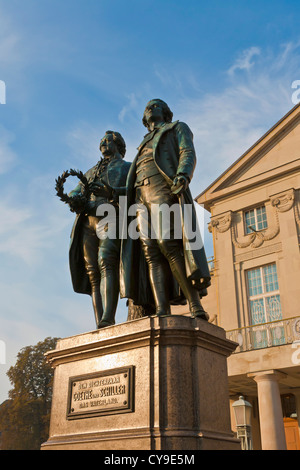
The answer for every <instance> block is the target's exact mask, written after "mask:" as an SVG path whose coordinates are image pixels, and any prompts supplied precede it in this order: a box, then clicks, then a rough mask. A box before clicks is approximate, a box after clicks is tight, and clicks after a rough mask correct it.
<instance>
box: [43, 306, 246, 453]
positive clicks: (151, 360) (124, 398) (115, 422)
mask: <svg viewBox="0 0 300 470" xmlns="http://www.w3.org/2000/svg"><path fill="white" fill-rule="evenodd" d="M236 346H237V345H236V343H233V342H232V341H229V340H227V339H226V336H225V332H224V330H223V329H221V328H219V327H217V326H215V325H212V324H210V323H207V322H206V321H204V320H201V319H192V318H189V317H185V316H178V315H172V316H168V317H165V318H159V317H155V316H153V317H146V318H141V319H138V320H133V321H129V322H127V323H122V324H118V325H115V326H111V327H107V328H103V329H102V330H96V331H92V332H89V333H85V334H81V335H78V336H73V337H70V338H65V339H62V340H60V341H59V342H58V344H57V348H56V349H55V350H54V351H50V352H49V353H47V355H46V356H47V360H48V361H49V362H50V363H51V364H52V367H54V369H55V373H54V389H53V401H52V412H51V424H50V435H49V439H48V441H47V442H45V443H44V444H43V445H42V450H52V449H53V450H83V449H89V450H92V449H95V450H100V449H103V450H206V449H207V450H227V449H228V450H232V449H239V448H240V445H239V442H238V441H237V440H236V439H235V438H234V436H233V433H232V431H231V426H230V412H229V394H228V379H227V357H228V356H229V355H230V354H231V353H232V352H233V351H234V350H235V348H236Z"/></svg>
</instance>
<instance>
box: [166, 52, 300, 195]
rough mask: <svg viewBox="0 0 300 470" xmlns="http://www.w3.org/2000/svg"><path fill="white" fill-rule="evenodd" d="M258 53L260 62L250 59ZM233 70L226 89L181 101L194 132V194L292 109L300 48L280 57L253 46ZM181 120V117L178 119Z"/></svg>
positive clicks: (202, 188)
mask: <svg viewBox="0 0 300 470" xmlns="http://www.w3.org/2000/svg"><path fill="white" fill-rule="evenodd" d="M254 55H257V61H256V62H251V58H253V57H254ZM242 57H243V60H242V58H241V59H240V61H239V63H238V64H239V67H238V68H239V69H240V72H241V73H237V74H236V73H234V71H235V70H237V65H238V64H237V62H236V63H235V64H234V65H233V66H232V67H231V68H230V69H229V70H231V73H230V75H227V76H228V80H227V83H226V85H227V86H226V87H225V88H223V89H221V90H218V89H216V92H215V93H214V94H212V93H209V94H206V95H203V96H201V97H198V98H196V99H195V97H193V98H190V99H184V100H182V101H181V102H180V105H179V106H178V110H179V112H180V118H181V119H182V120H183V121H185V122H187V124H189V126H190V127H191V129H192V131H193V133H194V140H195V146H196V151H197V155H198V165H197V170H196V173H195V176H194V180H193V183H192V188H193V194H194V195H195V196H196V195H197V194H199V193H200V192H201V191H203V190H204V189H205V188H206V186H208V185H209V184H210V183H211V182H212V181H214V179H216V178H217V177H218V176H220V175H221V173H222V172H223V171H225V170H226V168H228V166H229V165H231V164H232V163H233V162H234V161H235V160H236V159H237V158H239V157H240V156H241V155H242V154H243V153H244V152H245V151H246V150H247V149H248V148H249V147H250V146H252V145H253V144H254V143H255V142H256V141H257V140H258V139H259V138H260V137H261V136H262V135H263V134H264V133H265V132H266V131H267V130H268V129H269V128H271V127H272V125H274V124H275V123H276V122H277V121H278V120H279V119H280V118H281V117H282V116H284V114H285V113H286V112H288V111H289V110H290V109H291V108H292V107H293V103H292V93H293V92H294V90H293V89H292V88H291V85H292V82H293V80H295V79H297V78H300V76H299V72H298V71H299V58H300V47H299V44H285V45H283V46H282V47H281V48H280V50H279V51H277V53H274V52H271V51H269V50H268V51H264V50H261V51H260V53H259V55H258V50H257V48H254V47H253V48H250V49H248V50H247V51H245V53H244V54H243V55H242ZM174 118H175V119H176V118H177V119H178V116H174Z"/></svg>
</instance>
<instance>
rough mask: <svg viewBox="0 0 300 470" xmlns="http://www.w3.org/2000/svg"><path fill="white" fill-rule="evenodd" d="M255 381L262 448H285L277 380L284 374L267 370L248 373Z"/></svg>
mask: <svg viewBox="0 0 300 470" xmlns="http://www.w3.org/2000/svg"><path fill="white" fill-rule="evenodd" d="M249 377H252V378H253V379H254V380H255V382H256V383H257V392H258V406H259V420H260V433H261V445H262V450H286V440H285V432H284V424H283V415H282V406H281V398H280V392H279V384H278V382H279V380H280V379H282V378H285V375H284V374H282V373H280V372H278V371H276V370H268V371H264V372H256V373H253V374H249Z"/></svg>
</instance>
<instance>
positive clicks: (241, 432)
mask: <svg viewBox="0 0 300 470" xmlns="http://www.w3.org/2000/svg"><path fill="white" fill-rule="evenodd" d="M232 407H233V411H234V416H235V422H236V429H237V437H238V439H240V440H241V447H242V450H252V449H253V448H252V434H251V410H252V405H251V404H250V403H249V402H248V401H246V400H245V399H244V397H243V396H240V397H239V399H238V400H237V401H235V402H234V403H233V404H232Z"/></svg>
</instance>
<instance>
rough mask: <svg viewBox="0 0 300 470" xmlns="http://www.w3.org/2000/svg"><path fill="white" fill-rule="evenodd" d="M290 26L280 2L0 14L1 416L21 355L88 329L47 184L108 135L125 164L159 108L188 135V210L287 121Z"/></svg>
mask: <svg viewBox="0 0 300 470" xmlns="http://www.w3.org/2000/svg"><path fill="white" fill-rule="evenodd" d="M299 14H300V4H299V2H297V1H287V0H285V1H277V0H273V1H272V2H271V1H264V2H262V1H255V0H252V1H251V2H246V1H243V0H240V1H230V0H229V1H227V2H222V1H214V0H212V1H210V2H204V1H200V0H189V1H188V2H187V1H183V0H173V1H171V0H160V1H158V0H152V1H151V2H150V1H147V2H146V1H143V0H126V1H124V0H123V1H122V0H84V1H83V0H63V1H58V0H0V80H2V81H4V82H5V84H6V104H0V180H1V185H0V194H1V197H0V220H1V222H0V260H1V264H0V299H1V300H0V341H2V342H4V344H5V346H6V364H2V365H1V364H0V403H1V402H2V401H3V400H4V399H5V398H6V397H7V391H8V390H9V388H10V384H9V381H8V379H7V378H6V371H7V369H8V368H9V366H10V365H12V364H14V363H15V359H16V354H17V352H18V351H19V350H20V349H21V348H22V347H24V346H27V345H31V344H36V343H37V342H38V341H41V340H43V339H44V338H45V337H47V336H53V337H54V336H57V337H65V336H71V335H76V334H80V333H82V332H85V331H89V330H92V329H94V319H93V313H92V309H91V301H90V298H89V297H87V296H83V295H79V294H75V293H74V292H73V290H72V286H71V281H70V275H69V267H68V246H69V235H70V231H71V228H72V223H73V219H74V216H73V214H71V213H70V212H69V211H68V209H67V207H66V206H65V205H63V204H62V203H61V202H60V201H59V199H58V198H57V197H56V196H55V191H54V180H55V178H56V177H57V176H58V175H60V174H61V173H62V172H63V171H64V170H67V169H69V168H79V169H81V170H83V171H86V170H87V169H88V168H90V167H91V166H93V165H94V164H95V163H96V161H97V159H98V157H99V150H98V146H99V142H100V139H101V137H102V136H103V135H104V133H105V131H106V130H107V129H113V130H117V131H119V132H121V134H122V135H123V137H124V138H125V140H126V143H127V154H126V159H127V160H128V161H132V159H133V158H134V156H135V152H136V147H137V146H138V145H139V143H140V141H141V139H142V137H143V135H144V134H145V132H146V130H145V128H144V127H143V125H142V122H141V118H142V114H143V111H144V108H145V105H146V103H147V101H149V100H150V99H152V98H161V99H163V100H165V101H166V102H167V103H168V104H169V106H170V108H171V109H172V111H173V113H174V119H180V120H182V121H184V122H186V123H187V124H188V125H189V126H190V127H191V129H192V131H193V133H194V138H195V146H196V151H197V156H198V165H197V170H196V172H195V176H194V179H193V181H192V184H191V189H192V193H193V196H194V197H196V196H197V195H198V194H199V193H200V192H202V191H203V190H204V189H205V188H206V187H207V186H208V185H209V184H210V183H211V182H212V181H213V180H214V179H216V178H217V177H218V176H219V175H220V174H221V173H222V172H223V171H224V170H225V169H226V168H227V167H228V166H229V165H230V164H232V163H233V162H234V161H235V160H236V159H237V158H238V157H239V156H240V155H241V154H242V153H243V152H244V151H246V150H247V149H248V148H249V147H250V146H251V145H252V144H253V143H254V142H255V141H256V140H257V139H258V138H259V137H260V136H261V135H262V134H264V133H265V132H266V131H267V130H268V129H269V128H270V127H271V126H272V125H273V124H274V123H276V122H277V121H278V120H279V119H280V118H281V117H282V116H283V115H284V114H285V113H286V112H288V111H289V110H290V109H291V108H292V107H293V105H294V104H293V102H292V99H291V97H292V93H293V90H292V88H291V84H292V82H293V81H294V80H299V79H300V65H299V64H300V62H299V58H300V32H299ZM74 184H76V181H74ZM208 221H209V216H208V215H205V218H204V232H203V236H204V243H205V247H206V251H207V255H208V256H212V255H213V249H212V243H211V239H210V235H209V234H208V232H207V230H206V225H207V223H208ZM125 320H126V309H125V304H124V302H121V303H120V306H119V310H118V313H117V321H118V322H122V321H125ZM2 344H3V343H2Z"/></svg>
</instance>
